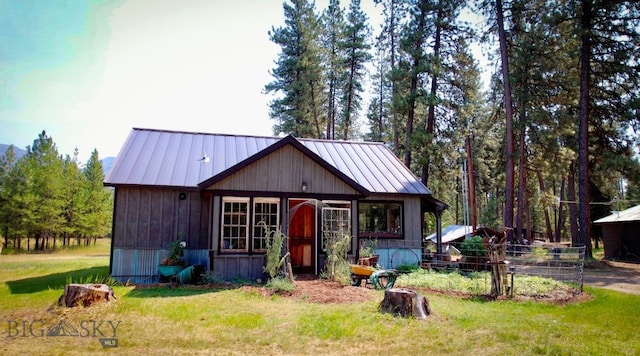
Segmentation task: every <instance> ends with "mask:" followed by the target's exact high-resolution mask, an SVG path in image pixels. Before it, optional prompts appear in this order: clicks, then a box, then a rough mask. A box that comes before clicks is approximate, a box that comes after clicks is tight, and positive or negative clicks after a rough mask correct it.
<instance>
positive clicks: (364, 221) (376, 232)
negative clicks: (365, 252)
mask: <svg viewBox="0 0 640 356" xmlns="http://www.w3.org/2000/svg"><path fill="white" fill-rule="evenodd" d="M358 225H359V227H358V236H359V237H365V238H366V237H372V238H403V237H404V232H403V229H402V226H403V218H402V203H400V202H361V203H360V204H359V212H358Z"/></svg>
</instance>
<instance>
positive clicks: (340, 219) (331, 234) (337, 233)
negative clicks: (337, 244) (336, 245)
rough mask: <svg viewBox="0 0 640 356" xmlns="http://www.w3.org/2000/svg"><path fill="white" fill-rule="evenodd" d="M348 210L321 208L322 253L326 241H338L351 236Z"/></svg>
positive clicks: (349, 211)
mask: <svg viewBox="0 0 640 356" xmlns="http://www.w3.org/2000/svg"><path fill="white" fill-rule="evenodd" d="M350 227H351V209H350V208H322V251H326V243H327V242H328V241H339V240H341V239H342V238H343V237H344V236H348V235H351V228H350Z"/></svg>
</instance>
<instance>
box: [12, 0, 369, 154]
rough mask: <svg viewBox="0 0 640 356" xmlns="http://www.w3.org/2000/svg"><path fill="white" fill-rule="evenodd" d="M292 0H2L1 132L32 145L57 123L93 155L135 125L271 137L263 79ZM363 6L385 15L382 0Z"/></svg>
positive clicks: (108, 150) (66, 143)
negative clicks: (275, 31) (286, 0)
mask: <svg viewBox="0 0 640 356" xmlns="http://www.w3.org/2000/svg"><path fill="white" fill-rule="evenodd" d="M327 3H328V0H317V1H316V9H317V11H320V10H322V9H324V8H325V7H326V4H327ZM341 3H342V5H343V6H345V7H346V6H347V5H348V1H347V0H344V1H342V2H341ZM282 4H283V1H282V0H242V1H238V0H153V1H148V0H108V1H92V0H55V1H54V0H2V1H0V143H5V144H14V145H16V146H17V147H20V148H24V147H26V146H27V145H32V143H33V140H35V139H36V138H37V137H38V134H39V133H40V132H42V131H43V130H45V131H46V132H47V134H48V135H49V136H51V137H52V138H53V140H54V142H55V143H56V144H57V146H58V151H59V153H60V154H63V155H66V154H69V155H72V154H73V151H74V149H75V148H78V150H79V157H78V158H79V159H80V161H81V162H86V161H87V160H88V159H89V156H90V154H91V151H93V150H94V149H97V150H98V153H99V155H100V158H105V157H112V156H116V155H117V154H118V152H119V150H120V148H121V146H122V144H123V143H124V141H125V140H126V138H127V135H128V134H129V132H130V131H131V129H132V128H134V127H139V128H152V129H166V130H179V131H196V132H211V133H228V134H246V135H265V136H271V135H272V134H273V132H272V127H273V124H274V121H273V120H271V119H270V118H269V115H268V112H269V110H268V103H269V101H270V100H272V98H273V97H272V96H271V95H266V94H264V93H263V88H264V86H265V85H266V84H267V83H269V82H271V81H272V80H273V77H272V76H271V75H270V74H269V71H270V70H271V69H273V68H274V67H275V64H274V61H275V60H276V59H277V56H278V53H279V52H280V48H279V47H278V46H277V45H276V44H274V43H272V42H271V41H270V40H269V36H268V32H269V30H270V29H272V28H273V27H276V28H277V27H282V26H284V15H283V9H282ZM362 7H363V9H364V10H365V11H366V12H367V13H368V14H369V16H370V17H371V18H372V20H373V21H375V20H376V16H379V9H378V8H376V7H374V5H373V0H363V1H362ZM374 30H377V27H374Z"/></svg>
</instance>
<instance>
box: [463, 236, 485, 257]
mask: <svg viewBox="0 0 640 356" xmlns="http://www.w3.org/2000/svg"><path fill="white" fill-rule="evenodd" d="M460 252H461V253H462V255H464V256H486V255H487V249H486V248H485V247H484V245H483V244H482V238H481V237H480V236H473V237H471V238H469V239H466V240H464V241H463V242H462V244H460Z"/></svg>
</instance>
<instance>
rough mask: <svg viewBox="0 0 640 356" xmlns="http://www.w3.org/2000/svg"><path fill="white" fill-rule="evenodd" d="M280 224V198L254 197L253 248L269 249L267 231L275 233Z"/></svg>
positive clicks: (259, 250)
mask: <svg viewBox="0 0 640 356" xmlns="http://www.w3.org/2000/svg"><path fill="white" fill-rule="evenodd" d="M279 225H280V199H279V198H254V200H253V246H252V247H253V250H254V251H258V252H264V251H266V249H267V245H266V238H265V235H266V232H267V230H268V231H269V232H270V234H273V233H274V232H275V231H276V230H277V229H278V227H279Z"/></svg>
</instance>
